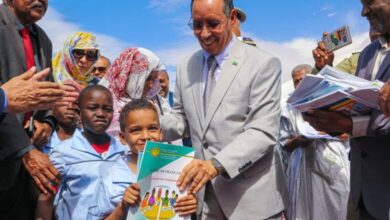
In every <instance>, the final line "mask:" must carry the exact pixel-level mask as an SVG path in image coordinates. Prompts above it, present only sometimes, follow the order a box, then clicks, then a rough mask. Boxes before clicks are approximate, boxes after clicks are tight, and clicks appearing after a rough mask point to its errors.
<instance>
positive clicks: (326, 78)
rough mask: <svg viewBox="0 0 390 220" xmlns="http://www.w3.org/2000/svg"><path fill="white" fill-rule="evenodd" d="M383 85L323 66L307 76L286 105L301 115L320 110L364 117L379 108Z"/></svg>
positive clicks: (379, 82)
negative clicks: (315, 72) (301, 113)
mask: <svg viewBox="0 0 390 220" xmlns="http://www.w3.org/2000/svg"><path fill="white" fill-rule="evenodd" d="M383 84H384V83H383V82H381V81H377V80H376V81H368V80H365V79H362V78H359V77H356V76H354V75H351V74H348V73H344V72H342V71H340V70H337V69H335V68H333V67H330V66H325V67H324V68H323V69H322V70H321V71H320V72H319V73H318V74H317V75H311V74H308V75H306V77H305V78H304V79H303V81H302V82H301V83H300V84H299V86H298V87H297V88H296V90H295V91H294V92H293V93H292V94H291V95H290V97H289V99H288V100H287V103H288V104H289V105H290V106H292V107H293V108H296V109H298V110H299V111H301V112H306V111H308V110H310V109H320V110H328V111H341V112H343V113H345V114H348V115H366V114H369V113H370V112H371V111H372V110H373V109H379V103H378V97H379V90H380V88H381V87H382V86H383Z"/></svg>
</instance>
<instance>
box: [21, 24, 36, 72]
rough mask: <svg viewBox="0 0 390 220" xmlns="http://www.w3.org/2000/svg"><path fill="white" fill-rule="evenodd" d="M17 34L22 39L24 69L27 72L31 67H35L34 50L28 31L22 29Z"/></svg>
mask: <svg viewBox="0 0 390 220" xmlns="http://www.w3.org/2000/svg"><path fill="white" fill-rule="evenodd" d="M19 33H20V35H21V36H22V39H23V48H24V55H25V58H26V67H27V70H29V69H30V68H31V67H33V66H35V61H34V49H33V45H32V41H31V37H30V30H29V29H28V28H24V29H22V30H20V31H19Z"/></svg>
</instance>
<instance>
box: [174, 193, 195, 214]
mask: <svg viewBox="0 0 390 220" xmlns="http://www.w3.org/2000/svg"><path fill="white" fill-rule="evenodd" d="M197 204H198V201H197V200H196V196H195V195H194V194H189V195H186V196H183V197H180V198H179V199H178V200H177V201H176V203H175V207H174V208H175V212H176V213H179V215H180V216H186V215H190V214H192V213H195V212H196V207H197Z"/></svg>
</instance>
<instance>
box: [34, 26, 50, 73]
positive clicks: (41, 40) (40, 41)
mask: <svg viewBox="0 0 390 220" xmlns="http://www.w3.org/2000/svg"><path fill="white" fill-rule="evenodd" d="M34 29H35V31H36V32H37V35H38V50H39V52H38V55H39V56H40V60H39V62H40V66H41V67H42V70H43V69H45V68H46V67H47V66H46V53H45V50H44V49H45V48H46V47H45V46H44V45H45V40H44V38H43V34H42V33H41V30H40V29H39V28H38V27H37V26H36V25H35V24H34Z"/></svg>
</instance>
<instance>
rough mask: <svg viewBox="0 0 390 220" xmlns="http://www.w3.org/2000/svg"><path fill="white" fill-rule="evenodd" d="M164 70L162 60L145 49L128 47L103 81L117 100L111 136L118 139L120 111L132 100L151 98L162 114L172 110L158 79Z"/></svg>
mask: <svg viewBox="0 0 390 220" xmlns="http://www.w3.org/2000/svg"><path fill="white" fill-rule="evenodd" d="M161 70H165V67H164V65H163V64H162V63H161V62H160V59H159V58H158V57H157V56H156V55H155V54H154V53H153V52H151V51H150V50H147V49H145V48H128V49H126V50H125V51H123V52H122V53H121V54H120V55H119V57H118V58H117V59H116V60H115V61H114V62H113V64H112V66H111V67H110V69H109V70H108V72H107V74H106V76H105V77H104V78H103V79H102V80H101V81H100V82H99V84H102V85H104V86H106V87H107V88H108V89H109V90H110V91H111V92H112V94H113V97H114V117H113V120H112V123H111V125H110V128H109V129H108V130H107V133H108V134H110V135H111V136H113V137H118V135H119V132H120V127H119V114H120V110H121V109H122V107H123V106H124V105H125V104H126V103H128V102H130V101H131V100H132V99H139V98H147V99H149V100H151V101H153V103H155V104H156V106H157V107H158V109H159V112H160V114H163V113H164V112H169V111H170V107H169V104H168V103H167V102H166V101H164V100H163V99H162V98H161V97H159V95H158V93H159V91H160V89H161V87H160V81H159V80H158V78H157V76H158V73H159V71H161Z"/></svg>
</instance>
